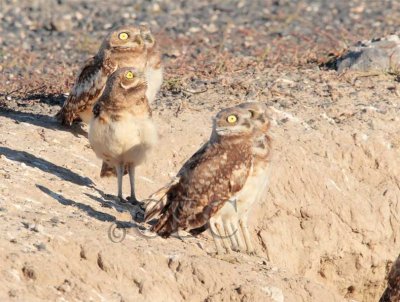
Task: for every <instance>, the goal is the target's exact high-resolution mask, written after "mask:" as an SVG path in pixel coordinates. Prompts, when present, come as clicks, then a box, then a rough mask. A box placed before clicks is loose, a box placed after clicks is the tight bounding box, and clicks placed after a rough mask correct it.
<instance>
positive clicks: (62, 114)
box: [55, 106, 73, 126]
mask: <svg viewBox="0 0 400 302" xmlns="http://www.w3.org/2000/svg"><path fill="white" fill-rule="evenodd" d="M55 118H56V119H57V121H59V122H60V123H61V124H62V125H65V126H71V125H72V122H73V117H72V116H70V114H68V111H67V110H66V106H63V107H62V108H61V109H60V111H58V112H57V114H56V115H55Z"/></svg>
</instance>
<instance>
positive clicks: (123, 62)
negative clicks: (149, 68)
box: [57, 26, 147, 125]
mask: <svg viewBox="0 0 400 302" xmlns="http://www.w3.org/2000/svg"><path fill="white" fill-rule="evenodd" d="M146 62H147V51H146V45H145V42H144V40H143V38H142V35H141V31H140V28H138V27H135V26H121V27H118V28H117V29H115V30H113V31H111V32H110V33H109V34H108V35H107V36H106V38H105V39H104V41H103V43H102V44H101V46H100V49H99V51H98V53H97V54H96V55H95V56H94V57H92V58H90V59H89V60H87V61H86V63H85V64H84V66H83V68H82V69H81V71H80V72H79V75H78V77H77V79H76V81H75V84H74V86H73V88H72V90H71V93H70V95H69V96H68V99H67V100H66V101H65V103H64V105H63V107H62V108H61V110H60V111H59V112H58V113H57V118H58V119H59V120H60V121H61V122H62V123H63V124H65V125H71V124H72V122H73V121H74V120H77V119H81V120H82V121H83V122H85V123H89V121H90V119H91V117H92V109H93V106H94V104H95V103H96V101H97V100H98V99H99V97H100V95H101V93H102V91H103V89H104V86H105V84H106V81H107V78H108V77H109V76H110V75H111V74H112V73H113V72H114V71H115V70H117V69H118V68H122V67H131V66H134V67H135V68H136V69H138V70H141V71H144V69H145V67H146Z"/></svg>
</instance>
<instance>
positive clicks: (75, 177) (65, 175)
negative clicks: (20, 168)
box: [0, 146, 94, 186]
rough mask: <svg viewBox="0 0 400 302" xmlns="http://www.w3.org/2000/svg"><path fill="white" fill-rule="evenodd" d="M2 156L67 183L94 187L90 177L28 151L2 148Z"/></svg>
mask: <svg viewBox="0 0 400 302" xmlns="http://www.w3.org/2000/svg"><path fill="white" fill-rule="evenodd" d="M0 154H3V155H5V156H6V157H7V158H8V159H10V160H13V161H17V162H20V163H24V164H26V165H27V166H29V167H33V168H38V169H40V170H42V171H43V172H46V173H51V174H53V175H55V176H57V177H59V178H61V179H63V180H65V181H69V182H71V183H74V184H76V185H79V186H94V183H93V181H92V180H91V179H90V178H88V177H83V176H80V175H79V174H77V173H75V172H72V171H71V170H69V169H66V168H64V167H60V166H57V165H56V164H53V163H51V162H49V161H47V160H45V159H42V158H40V157H37V156H35V155H33V154H30V153H28V152H26V151H20V150H13V149H10V148H7V147H3V146H0Z"/></svg>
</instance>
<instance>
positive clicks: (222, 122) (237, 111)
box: [214, 107, 254, 136]
mask: <svg viewBox="0 0 400 302" xmlns="http://www.w3.org/2000/svg"><path fill="white" fill-rule="evenodd" d="M214 130H215V132H216V134H217V135H219V136H243V135H250V134H252V133H253V130H254V125H253V123H252V122H251V113H250V112H249V111H248V110H246V109H242V108H239V107H231V108H226V109H223V110H221V111H220V112H218V114H217V115H216V117H215V118H214Z"/></svg>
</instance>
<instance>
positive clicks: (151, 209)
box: [144, 188, 168, 221]
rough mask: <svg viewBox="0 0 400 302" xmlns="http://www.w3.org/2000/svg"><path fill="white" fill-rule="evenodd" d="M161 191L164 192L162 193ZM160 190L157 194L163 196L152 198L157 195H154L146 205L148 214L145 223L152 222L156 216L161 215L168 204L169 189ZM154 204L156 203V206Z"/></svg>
mask: <svg viewBox="0 0 400 302" xmlns="http://www.w3.org/2000/svg"><path fill="white" fill-rule="evenodd" d="M160 190H163V191H162V192H160ZM160 190H158V191H157V192H156V193H160V194H163V196H162V197H160V198H153V197H152V196H154V194H156V193H154V194H152V195H151V196H150V198H149V200H150V202H149V203H147V205H146V214H145V216H144V221H150V220H152V219H153V218H155V217H156V216H158V215H160V213H161V211H162V210H163V209H164V207H165V206H166V204H167V202H168V196H167V195H166V193H167V191H168V189H166V188H161V189H160ZM154 202H155V204H154Z"/></svg>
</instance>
